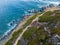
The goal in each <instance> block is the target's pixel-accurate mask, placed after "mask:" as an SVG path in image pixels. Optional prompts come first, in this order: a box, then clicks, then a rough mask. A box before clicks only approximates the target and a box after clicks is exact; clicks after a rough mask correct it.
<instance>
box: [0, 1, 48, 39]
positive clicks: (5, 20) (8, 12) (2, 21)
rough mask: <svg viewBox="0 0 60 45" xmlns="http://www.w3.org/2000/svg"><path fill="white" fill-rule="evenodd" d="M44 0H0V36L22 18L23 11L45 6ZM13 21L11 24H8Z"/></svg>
mask: <svg viewBox="0 0 60 45" xmlns="http://www.w3.org/2000/svg"><path fill="white" fill-rule="evenodd" d="M47 5H48V3H46V1H45V2H44V1H39V2H35V1H29V2H27V1H16V0H15V1H1V2H0V38H1V37H2V36H3V35H7V33H8V32H9V31H11V30H12V29H13V28H15V26H16V25H17V24H18V22H19V20H22V18H23V16H24V15H25V12H27V11H28V10H32V9H36V10H38V9H40V7H43V6H47ZM27 13H28V12H27ZM12 21H15V22H14V23H13V25H12V26H10V25H9V23H11V22H12Z"/></svg>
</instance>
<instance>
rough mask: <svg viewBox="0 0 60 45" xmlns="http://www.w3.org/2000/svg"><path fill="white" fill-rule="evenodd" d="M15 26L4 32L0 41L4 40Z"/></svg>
mask: <svg viewBox="0 0 60 45" xmlns="http://www.w3.org/2000/svg"><path fill="white" fill-rule="evenodd" d="M16 26H17V24H15V25H14V26H12V27H11V28H10V29H9V30H8V31H6V32H5V33H4V35H3V36H2V37H0V40H1V39H3V38H5V37H6V36H8V34H10V33H11V32H12V30H13V29H14V28H15V27H16Z"/></svg>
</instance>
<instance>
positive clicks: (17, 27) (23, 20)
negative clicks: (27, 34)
mask: <svg viewBox="0 0 60 45" xmlns="http://www.w3.org/2000/svg"><path fill="white" fill-rule="evenodd" d="M31 16H33V15H26V16H24V17H23V19H22V20H20V21H19V22H18V24H17V26H16V27H15V28H14V29H12V31H11V33H10V34H9V35H8V34H7V37H5V39H3V40H1V41H0V45H4V44H5V43H6V42H7V41H8V40H9V39H11V37H12V34H13V33H14V32H15V31H18V30H19V29H20V28H22V27H23V25H24V24H25V22H26V21H27V19H29V17H31Z"/></svg>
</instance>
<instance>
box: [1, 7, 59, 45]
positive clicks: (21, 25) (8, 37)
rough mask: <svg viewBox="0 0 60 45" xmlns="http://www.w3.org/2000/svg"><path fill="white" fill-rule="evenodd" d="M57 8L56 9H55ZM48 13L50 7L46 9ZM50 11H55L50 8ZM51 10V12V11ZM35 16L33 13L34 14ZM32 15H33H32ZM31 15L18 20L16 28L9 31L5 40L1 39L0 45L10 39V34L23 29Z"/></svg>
mask: <svg viewBox="0 0 60 45" xmlns="http://www.w3.org/2000/svg"><path fill="white" fill-rule="evenodd" d="M56 8H57V7H56ZM46 9H47V10H48V11H49V10H50V9H51V7H48V8H46ZM46 9H44V11H47V10H46ZM52 9H55V8H54V7H53V8H52ZM52 9H51V10H52ZM57 9H58V8H57ZM59 9H60V7H59ZM34 14H35V13H34ZM34 14H33V15H34ZM33 15H26V16H24V17H23V18H22V20H20V21H19V22H18V24H17V26H16V27H15V28H14V29H12V31H11V33H10V34H9V35H7V37H6V38H5V39H3V40H2V41H0V45H4V44H5V43H6V42H7V41H8V40H9V39H11V37H12V34H13V33H14V32H15V31H18V30H19V29H20V28H22V27H23V25H24V24H25V22H26V21H27V20H28V19H29V18H30V17H31V16H33Z"/></svg>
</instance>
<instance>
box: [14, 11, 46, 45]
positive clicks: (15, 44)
mask: <svg viewBox="0 0 60 45" xmlns="http://www.w3.org/2000/svg"><path fill="white" fill-rule="evenodd" d="M44 13H45V12H44ZM44 13H42V14H41V15H38V16H37V17H36V18H35V19H34V20H32V22H31V23H33V22H34V21H36V20H38V17H40V16H42V15H43V14H44ZM30 26H31V24H30V25H28V26H27V27H26V28H25V29H23V31H22V33H21V34H20V35H19V37H18V38H17V39H16V41H15V43H14V45H17V43H18V41H19V40H20V39H21V37H22V35H23V34H24V33H25V32H26V31H27V29H28V27H30Z"/></svg>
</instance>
